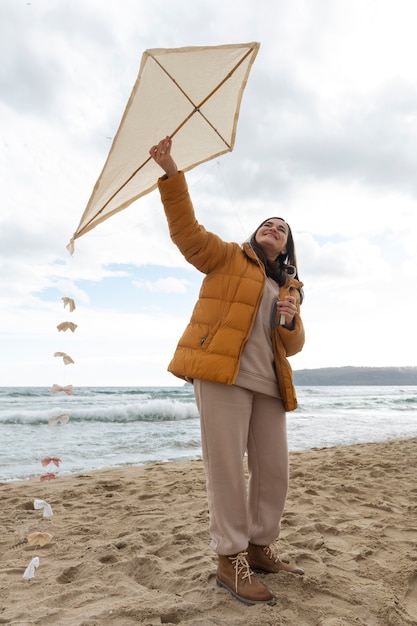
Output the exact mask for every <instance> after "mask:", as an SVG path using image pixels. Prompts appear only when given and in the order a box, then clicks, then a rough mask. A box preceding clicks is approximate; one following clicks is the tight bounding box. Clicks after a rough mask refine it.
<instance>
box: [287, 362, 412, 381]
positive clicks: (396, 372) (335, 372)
mask: <svg viewBox="0 0 417 626" xmlns="http://www.w3.org/2000/svg"><path fill="white" fill-rule="evenodd" d="M294 382H295V384H296V385H300V386H303V385H304V386H307V385H313V386H314V385H417V367H354V366H346V367H322V368H319V369H304V370H295V371H294Z"/></svg>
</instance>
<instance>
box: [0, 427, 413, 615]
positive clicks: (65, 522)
mask: <svg viewBox="0 0 417 626" xmlns="http://www.w3.org/2000/svg"><path fill="white" fill-rule="evenodd" d="M416 459H417V438H413V439H402V440H396V441H387V442H382V443H365V444H355V445H350V446H341V447H334V448H320V449H318V448H315V449H312V450H308V451H303V452H291V453H290V464H291V480H290V490H289V495H288V500H287V505H286V510H285V512H284V517H283V524H282V532H281V537H280V539H279V542H278V546H279V552H280V554H281V558H283V559H284V560H286V559H293V560H296V562H297V564H299V565H300V566H301V567H303V568H304V569H305V572H306V574H305V576H304V577H303V578H300V577H294V576H291V575H288V574H284V573H282V574H279V575H269V576H260V577H261V579H262V580H264V582H266V584H268V586H269V587H270V588H271V589H272V591H273V592H274V593H275V594H276V596H277V604H276V606H275V607H268V606H254V607H247V606H245V605H243V604H242V603H240V602H238V601H237V600H235V599H234V598H232V597H231V596H230V595H229V594H228V593H227V592H226V591H224V590H222V589H220V588H218V587H217V586H216V583H215V569H216V557H215V555H214V554H213V553H212V551H211V550H210V548H209V546H208V544H209V536H208V515H207V502H206V491H205V478H204V470H203V465H202V461H186V462H183V461H177V462H172V463H155V464H150V465H143V466H126V467H123V468H109V469H104V470H95V471H92V472H88V473H81V474H74V475H68V476H66V475H64V476H59V477H58V478H56V479H55V480H52V481H49V482H40V481H39V478H31V479H29V480H26V481H17V482H5V483H0V493H1V498H2V507H1V512H0V519H1V527H2V529H3V533H2V535H1V540H0V551H1V563H2V565H1V568H0V598H1V599H0V624H12V625H18V624H19V625H28V624H54V625H56V624H59V626H67V625H68V626H93V625H100V626H105V625H106V624H109V625H112V626H129V625H130V624H132V625H133V624H147V625H154V624H155V625H156V624H182V625H183V626H191V625H192V626H197V625H200V626H203V625H204V626H211V625H217V626H220V625H226V624H227V625H228V626H235V625H236V626H237V625H240V624H242V623H245V625H247V626H255V625H256V626H259V624H262V625H263V626H269V625H271V626H272V625H274V626H275V625H278V624H280V623H282V624H297V626H304V625H305V626H309V625H311V626H312V625H314V626H319V625H320V626H339V625H341V624H359V625H363V626H365V625H366V626H374V625H381V626H382V625H388V624H389V625H390V626H400V625H401V626H403V625H405V624H407V625H408V624H414V625H415V624H417V523H416V521H415V520H416V513H417V485H416V480H415V461H416ZM36 498H39V499H43V500H45V501H47V502H48V503H49V504H50V505H51V507H52V509H53V513H54V515H53V517H51V518H49V519H46V518H43V517H42V511H40V510H34V508H33V502H34V499H36ZM33 532H49V533H50V534H52V535H53V537H52V540H51V541H50V543H48V544H47V545H45V546H43V547H39V546H30V545H29V544H28V542H27V535H29V534H30V533H33ZM34 556H38V557H39V560H40V565H39V568H38V569H37V570H36V573H35V577H34V578H33V579H32V580H30V581H25V580H24V579H23V572H24V571H25V568H26V567H27V565H28V564H29V562H30V561H31V559H32V558H33V557H34Z"/></svg>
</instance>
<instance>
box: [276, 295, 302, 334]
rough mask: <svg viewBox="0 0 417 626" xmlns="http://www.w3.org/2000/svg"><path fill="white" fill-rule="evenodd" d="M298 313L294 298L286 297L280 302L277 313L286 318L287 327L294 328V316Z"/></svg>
mask: <svg viewBox="0 0 417 626" xmlns="http://www.w3.org/2000/svg"><path fill="white" fill-rule="evenodd" d="M296 312H297V306H296V302H295V298H294V296H285V298H284V300H278V302H277V313H278V315H280V316H281V315H283V316H284V318H285V326H286V327H287V328H288V327H289V328H292V327H293V320H294V316H295V314H296Z"/></svg>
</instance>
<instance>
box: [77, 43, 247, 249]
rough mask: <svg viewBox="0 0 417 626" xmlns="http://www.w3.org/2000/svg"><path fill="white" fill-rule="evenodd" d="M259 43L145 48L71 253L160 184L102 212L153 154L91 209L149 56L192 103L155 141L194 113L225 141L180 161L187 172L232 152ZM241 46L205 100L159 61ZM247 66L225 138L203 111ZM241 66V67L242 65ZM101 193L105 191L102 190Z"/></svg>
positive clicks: (237, 89) (172, 132)
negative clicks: (80, 240) (97, 228)
mask: <svg viewBox="0 0 417 626" xmlns="http://www.w3.org/2000/svg"><path fill="white" fill-rule="evenodd" d="M259 47H260V44H259V43H257V42H252V43H249V44H230V45H222V46H204V47H187V48H173V49H169V48H168V49H164V48H162V49H152V50H146V51H145V52H144V53H143V56H142V62H141V66H140V70H139V74H138V78H137V80H136V82H135V85H134V88H133V90H132V94H131V96H130V98H129V101H128V104H127V106H126V109H125V112H124V114H123V117H122V120H121V122H120V125H119V129H118V131H117V133H116V136H115V138H114V141H113V144H112V147H111V149H110V152H109V155H108V157H107V160H106V163H105V165H104V167H103V170H102V172H101V174H100V176H99V178H98V180H97V182H96V184H95V186H94V189H93V192H92V194H91V197H90V200H89V202H88V204H87V207H86V209H85V211H84V213H83V215H82V217H81V220H80V223H79V225H78V228H77V230H76V231H75V233H74V235H73V237H72V238H71V241H70V243H69V244H68V246H67V249H68V250H69V252H70V253H71V254H72V253H73V251H74V240H75V239H76V238H78V237H81V236H82V235H83V234H85V233H86V232H88V231H90V230H92V229H93V228H94V227H95V226H96V225H97V224H99V223H101V222H103V221H104V220H106V219H108V218H109V217H111V216H112V215H114V214H115V213H117V212H119V211H122V210H123V209H124V208H126V207H127V206H129V205H130V204H131V203H132V202H134V201H135V200H137V199H138V198H140V197H141V196H143V195H145V194H147V193H149V192H150V191H152V190H153V189H155V188H156V186H157V183H156V182H152V183H151V184H148V185H147V186H146V188H145V189H142V190H140V191H139V192H138V193H133V194H132V196H131V197H129V198H128V199H125V200H124V201H121V202H120V203H119V204H118V205H116V206H115V207H114V208H113V209H111V210H110V211H108V212H107V213H106V214H105V215H103V212H104V211H105V210H106V209H107V208H108V207H109V205H110V204H111V203H112V202H113V201H114V200H115V198H117V196H118V195H119V194H120V193H121V192H122V191H123V190H125V188H126V187H127V186H128V185H129V183H130V182H131V181H133V179H135V177H136V176H137V175H138V173H139V172H140V171H141V170H143V168H144V167H145V166H146V165H147V164H148V163H150V162H151V161H152V159H151V157H150V156H147V157H146V158H145V159H144V160H142V162H141V163H140V165H139V166H137V167H136V168H135V169H134V170H133V171H132V173H130V174H128V175H127V176H126V178H125V179H124V180H123V182H121V183H120V184H118V185H117V187H116V188H115V189H114V190H112V192H111V194H110V195H109V196H108V197H107V199H106V200H104V201H103V202H102V204H101V206H100V208H97V210H95V212H92V208H93V207H94V204H95V202H96V201H97V200H96V198H95V196H96V194H97V192H98V191H99V189H100V185H101V184H102V182H103V181H102V179H103V175H104V174H105V172H106V168H107V166H108V164H109V162H110V160H111V158H112V156H113V155H114V152H115V148H116V147H117V143H118V139H119V136H120V133H121V131H122V128H123V125H124V122H125V121H126V119H127V117H128V115H129V112H130V107H131V105H132V102H133V100H134V98H135V97H136V95H137V92H138V88H139V84H140V81H141V78H142V75H143V73H144V70H145V66H146V63H147V62H148V60H149V59H152V60H153V61H154V62H155V63H156V65H157V66H158V67H159V69H160V70H161V71H162V72H163V73H164V74H165V76H166V77H167V78H168V79H169V80H170V81H171V83H172V84H173V85H175V87H176V89H177V90H178V91H179V92H180V93H181V94H182V96H183V97H184V98H185V100H187V101H188V103H189V104H190V105H191V107H192V108H191V111H190V112H189V113H188V114H187V115H186V116H185V117H184V119H182V120H181V122H180V123H179V124H177V125H176V127H175V128H174V130H172V131H171V132H168V133H167V132H166V129H161V132H160V133H159V134H156V136H155V137H154V138H153V140H154V141H153V142H155V141H156V139H158V138H159V135H161V136H162V135H167V134H169V136H170V137H175V135H177V134H178V133H179V131H180V130H181V129H182V128H183V127H184V126H185V125H186V124H187V123H188V122H189V121H190V120H191V119H192V118H193V117H194V116H195V115H197V114H198V115H199V116H200V118H201V119H202V120H204V122H205V123H206V124H207V125H208V126H209V127H210V128H211V130H212V131H213V132H214V133H215V134H216V135H217V137H218V138H219V139H220V142H221V144H222V146H221V147H220V145H219V146H217V148H216V149H215V151H214V152H213V153H209V154H205V155H204V154H203V155H202V156H200V157H197V158H196V159H195V160H194V161H193V162H192V163H188V164H187V163H184V164H181V162H179V167H180V169H182V170H183V171H187V170H190V169H192V168H193V167H195V166H197V165H199V164H200V163H203V162H205V161H208V160H210V159H213V158H216V157H217V156H220V155H221V154H225V153H226V152H230V151H232V149H233V146H234V142H235V137H236V127H237V121H238V117H239V110H240V104H241V100H242V96H243V91H244V89H245V86H246V83H247V80H248V76H249V72H250V70H251V67H252V64H253V62H254V60H255V58H256V55H257V53H258V50H259ZM239 49H241V52H242V54H241V55H240V56H238V58H236V59H234V60H233V65H232V67H230V68H228V70H227V72H226V74H225V75H224V76H223V77H222V79H221V80H220V81H219V82H218V84H216V85H215V87H214V88H212V89H210V91H209V92H208V93H207V94H205V95H204V97H203V98H202V99H199V100H198V101H197V102H195V101H194V99H193V98H192V97H191V96H190V95H189V94H188V93H187V91H186V89H185V88H184V87H183V86H182V85H181V84H180V83H179V82H178V80H177V79H176V78H175V76H174V75H173V72H172V71H169V70H168V69H167V68H166V67H165V66H164V65H163V63H162V62H161V61H160V58H161V57H165V56H166V55H168V54H169V53H174V54H178V53H179V54H184V53H185V54H193V53H197V54H200V53H201V52H206V51H207V52H208V53H210V52H211V51H215V53H216V54H217V52H218V51H225V52H227V51H231V52H233V54H235V52H238V51H240V50H239ZM245 63H246V66H244V67H243V69H244V73H243V75H242V76H241V78H240V79H239V83H238V85H237V88H236V93H235V94H234V98H233V106H234V109H233V115H232V116H231V119H232V124H231V127H230V129H228V130H229V134H230V137H224V136H223V134H222V133H221V132H220V131H219V130H218V128H216V126H215V124H214V123H213V122H212V121H211V120H210V119H209V118H208V117H207V115H206V114H205V113H204V111H203V107H204V105H205V104H206V103H208V102H209V101H210V100H211V99H212V98H213V96H214V95H215V94H218V92H219V91H220V90H221V88H222V87H223V86H224V85H225V84H226V83H227V82H228V81H230V79H231V78H232V77H234V76H235V74H236V72H237V71H238V70H239V69H240V68H241V66H242V64H245ZM241 69H242V68H241ZM201 72H202V73H203V72H204V67H203V68H201ZM151 143H152V141H151V142H150V143H149V145H151ZM147 149H148V145H147V146H146V154H147ZM153 180H154V181H155V180H156V177H155V178H154V179H153ZM100 191H101V192H102V190H100Z"/></svg>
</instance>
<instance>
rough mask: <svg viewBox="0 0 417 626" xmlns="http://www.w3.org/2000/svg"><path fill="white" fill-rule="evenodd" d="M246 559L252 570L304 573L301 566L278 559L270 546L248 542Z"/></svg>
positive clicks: (274, 572)
mask: <svg viewBox="0 0 417 626" xmlns="http://www.w3.org/2000/svg"><path fill="white" fill-rule="evenodd" d="M248 561H249V565H250V566H251V568H252V569H253V571H254V572H262V573H266V574H277V573H278V572H282V571H284V572H289V573H290V574H298V575H299V576H302V575H303V574H304V570H303V569H301V567H296V566H294V565H290V564H289V563H283V562H282V561H280V558H279V556H278V554H276V553H275V552H274V550H273V549H272V548H271V546H256V545H255V544H254V543H250V544H249V546H248Z"/></svg>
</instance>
